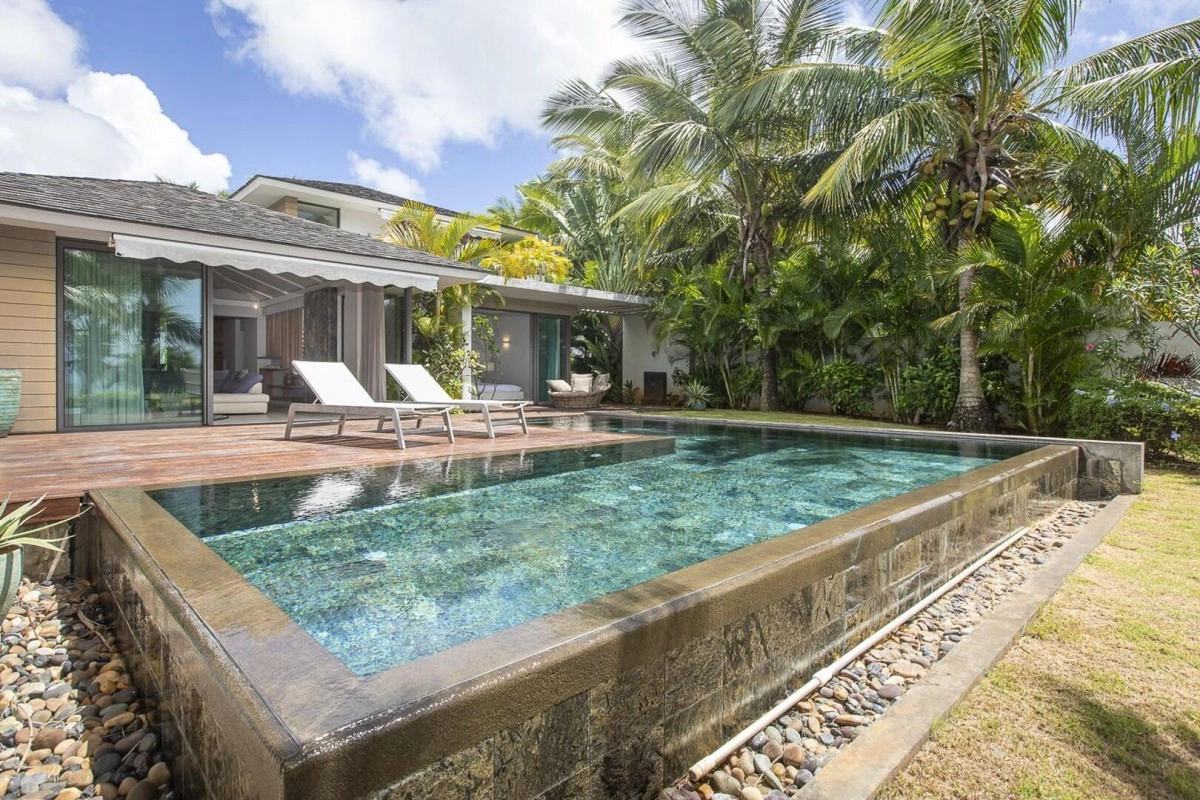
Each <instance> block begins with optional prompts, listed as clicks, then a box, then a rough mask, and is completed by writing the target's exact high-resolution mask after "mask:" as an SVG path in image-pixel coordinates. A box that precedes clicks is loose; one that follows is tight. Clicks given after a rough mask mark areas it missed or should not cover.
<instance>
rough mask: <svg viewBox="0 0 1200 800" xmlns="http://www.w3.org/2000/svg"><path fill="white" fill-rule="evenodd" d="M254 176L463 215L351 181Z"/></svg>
mask: <svg viewBox="0 0 1200 800" xmlns="http://www.w3.org/2000/svg"><path fill="white" fill-rule="evenodd" d="M254 178H264V179H266V180H269V181H281V182H282V183H294V184H295V185H297V186H307V187H308V188H309V189H319V190H321V191H324V192H333V193H334V194H344V195H349V196H350V197H357V198H359V199H360V200H370V201H371V202H374V203H383V204H385V205H389V206H402V205H405V204H407V203H418V204H420V205H423V206H427V207H429V208H432V209H433V210H434V211H436V212H437V213H439V214H443V215H445V216H447V217H461V216H465V215H464V214H463V212H461V211H452V210H451V209H449V208H442V207H441V206H435V205H433V204H431V203H426V202H424V201H422V200H412V199H410V198H407V197H401V196H400V195H398V194H389V193H388V192H381V191H379V190H378V189H371V188H368V187H366V186H358V185H356V184H353V183H337V182H336V181H310V180H305V179H303V178H282V177H278V176H275V175H255V176H254ZM254 178H251V179H250V180H249V181H246V183H244V184H243V185H242V186H240V187H239V188H238V189H237V190H236V191H235V192H234V194H237V193H238V192H240V191H241V190H242V189H245V188H246V186H248V185H249V184H250V181H253V180H254Z"/></svg>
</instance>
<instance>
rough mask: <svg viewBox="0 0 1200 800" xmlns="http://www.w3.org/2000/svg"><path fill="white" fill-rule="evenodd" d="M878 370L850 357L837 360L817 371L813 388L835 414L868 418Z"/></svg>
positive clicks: (812, 384) (813, 375)
mask: <svg viewBox="0 0 1200 800" xmlns="http://www.w3.org/2000/svg"><path fill="white" fill-rule="evenodd" d="M875 384H876V379H875V370H874V369H873V368H872V367H871V366H869V365H867V364H862V363H860V362H858V361H855V360H853V359H850V358H835V359H833V360H832V361H827V362H825V363H824V364H821V365H819V366H818V367H816V369H815V370H814V371H813V374H812V377H811V384H810V385H811V387H812V390H813V391H814V394H815V395H819V396H821V397H823V398H825V400H826V402H828V403H829V410H830V411H832V412H833V413H834V414H850V415H852V416H860V417H863V416H866V415H868V414H869V413H870V412H871V403H872V395H873V393H874V389H875Z"/></svg>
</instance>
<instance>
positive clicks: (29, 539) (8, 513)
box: [0, 495, 73, 553]
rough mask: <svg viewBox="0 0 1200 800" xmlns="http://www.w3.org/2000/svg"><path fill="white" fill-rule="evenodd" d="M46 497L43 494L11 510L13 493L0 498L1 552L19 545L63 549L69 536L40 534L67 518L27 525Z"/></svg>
mask: <svg viewBox="0 0 1200 800" xmlns="http://www.w3.org/2000/svg"><path fill="white" fill-rule="evenodd" d="M45 499H46V496H45V495H42V496H41V497H39V498H38V499H37V500H30V501H29V502H28V503H26V504H25V505H22V506H18V507H17V508H14V509H12V510H9V503H10V501H11V500H12V495H9V496H8V497H6V498H4V500H0V552H3V551H7V550H11V549H14V548H19V547H41V548H44V549H46V550H53V551H55V552H57V553H61V552H62V551H63V548H62V543H63V542H65V541H66V540H67V538H68V537H67V536H63V537H61V538H58V539H43V538H42V537H40V536H38V534H39V533H42V532H43V531H48V530H50V529H51V528H53V527H54V526H55V525H60V524H62V522H64V521H66V520H60V521H57V522H48V523H46V524H44V525H39V526H37V527H36V528H29V527H27V526H28V525H29V523H30V520H32V519H33V518H34V517H35V516H37V515H38V513H39V511H38V506H40V505H41V504H42V501H43V500H45ZM72 519H73V518H72Z"/></svg>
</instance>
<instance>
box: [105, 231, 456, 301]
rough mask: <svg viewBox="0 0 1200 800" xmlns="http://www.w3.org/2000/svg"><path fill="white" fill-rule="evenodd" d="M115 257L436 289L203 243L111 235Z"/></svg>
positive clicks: (391, 272)
mask: <svg viewBox="0 0 1200 800" xmlns="http://www.w3.org/2000/svg"><path fill="white" fill-rule="evenodd" d="M112 238H113V245H114V247H115V248H116V251H117V255H119V256H125V257H127V258H165V259H166V260H167V261H174V262H175V263H176V264H187V263H189V262H192V261H196V262H199V263H201V264H207V265H209V266H210V267H222V266H229V267H234V268H235V269H242V270H253V269H258V270H262V271H263V272H270V273H272V274H274V275H297V276H300V277H302V278H323V279H324V280H328V281H349V282H350V283H366V284H370V285H371V286H394V287H396V288H398V289H407V288H409V287H411V288H413V289H419V290H420V291H424V292H431V291H433V290H435V289H437V287H438V276H437V275H429V274H425V273H419V272H408V271H405V270H402V269H391V268H382V267H375V266H370V267H368V266H362V265H358V264H342V263H339V262H336V261H324V260H321V259H316V258H299V257H296V256H289V255H282V254H279V253H265V252H260V251H256V250H242V249H240V248H232V247H214V246H211V245H206V244H192V243H189V242H174V241H169V240H167V239H148V238H145V237H142V236H129V235H127V234H123V233H114V234H113V237H112Z"/></svg>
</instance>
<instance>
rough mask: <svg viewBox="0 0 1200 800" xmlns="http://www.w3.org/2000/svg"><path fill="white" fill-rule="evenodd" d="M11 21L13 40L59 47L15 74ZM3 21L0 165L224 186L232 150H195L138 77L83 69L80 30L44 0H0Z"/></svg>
mask: <svg viewBox="0 0 1200 800" xmlns="http://www.w3.org/2000/svg"><path fill="white" fill-rule="evenodd" d="M9 22H13V23H14V24H17V25H18V26H19V27H18V30H19V31H20V32H21V37H19V38H20V39H21V42H20V47H22V48H26V49H31V50H46V51H51V50H55V49H56V48H59V50H58V52H59V54H60V56H59V57H57V58H50V57H47V58H43V59H42V60H40V61H39V60H37V59H33V60H31V61H30V63H29V65H28V68H27V69H24V70H22V71H20V74H19V75H15V76H14V75H12V74H11V71H10V69H9V67H10V66H11V51H9V50H8V49H7V48H8V44H9V39H10V37H9V36H8V28H7V27H6V26H7V24H8V23H9ZM0 30H4V31H5V45H4V47H3V48H0V170H3V171H13V172H35V173H48V174H54V175H86V176H91V177H99V178H132V179H142V180H154V179H155V178H160V177H161V178H165V179H167V180H172V181H176V182H178V183H191V182H193V181H194V182H195V183H196V184H197V185H198V186H199V187H200V188H201V189H204V190H206V191H217V190H220V189H227V188H228V187H229V177H230V175H231V173H232V169H231V168H230V165H229V159H228V158H226V157H225V156H224V155H221V154H220V153H209V154H206V153H203V152H201V150H200V149H199V148H198V147H196V145H195V144H193V143H192V141H191V139H190V138H189V136H188V134H187V131H185V130H183V129H182V128H180V127H179V125H177V124H176V123H175V122H174V121H173V120H172V119H171V118H170V117H168V116H167V115H166V114H165V113H163V110H162V106H161V105H160V104H159V102H158V98H157V97H156V96H155V94H154V92H153V91H151V90H150V88H149V87H148V86H146V84H145V83H144V82H143V81H142V79H141V78H139V77H137V76H136V75H111V74H109V73H106V72H89V71H87V69H86V67H85V66H84V65H83V64H82V63H80V62H78V61H77V60H76V59H77V55H78V49H79V37H78V34H77V33H76V32H75V31H74V30H73V29H72V28H71V27H70V26H68V25H67V24H66V23H64V22H63V21H62V20H61V19H59V18H58V17H57V16H55V15H54V13H53V12H51V11H50V10H49V8H48V7H47V6H46V5H45V3H44V2H41V1H40V0H15V2H11V4H10V0H0ZM29 45H32V47H29Z"/></svg>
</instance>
